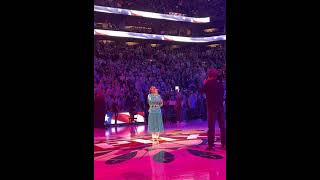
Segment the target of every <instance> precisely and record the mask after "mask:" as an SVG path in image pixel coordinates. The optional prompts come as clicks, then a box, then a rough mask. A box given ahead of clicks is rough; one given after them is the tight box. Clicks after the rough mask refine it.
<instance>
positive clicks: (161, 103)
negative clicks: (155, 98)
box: [160, 97, 163, 107]
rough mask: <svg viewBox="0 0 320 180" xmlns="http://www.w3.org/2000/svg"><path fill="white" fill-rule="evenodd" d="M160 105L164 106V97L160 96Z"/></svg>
mask: <svg viewBox="0 0 320 180" xmlns="http://www.w3.org/2000/svg"><path fill="white" fill-rule="evenodd" d="M160 99H161V100H160V107H162V106H163V100H162V98H161V97H160Z"/></svg>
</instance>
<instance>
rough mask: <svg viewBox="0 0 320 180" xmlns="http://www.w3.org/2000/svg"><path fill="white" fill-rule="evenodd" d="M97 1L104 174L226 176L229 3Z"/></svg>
mask: <svg viewBox="0 0 320 180" xmlns="http://www.w3.org/2000/svg"><path fill="white" fill-rule="evenodd" d="M94 4H95V12H94V18H95V19H94V29H95V35H94V95H95V97H94V98H95V102H94V105H95V107H94V108H95V109H94V111H95V112H94V126H95V129H94V177H95V180H105V179H108V180H109V179H110V180H111V179H116V180H118V179H119V180H122V179H123V180H127V179H128V180H147V179H148V180H149V179H150V180H151V179H152V180H154V179H156V180H158V179H159V180H171V179H172V180H180V179H181V180H182V179H183V180H198V179H199V180H213V179H214V180H225V179H226V150H225V135H224V133H225V129H226V123H225V97H226V88H225V84H226V75H225V74H226V44H225V39H226V36H225V35H226V32H225V4H226V3H225V1H224V0H197V1H186V0H146V1H143V0H137V1H129V0H95V3H94ZM154 129H156V130H154Z"/></svg>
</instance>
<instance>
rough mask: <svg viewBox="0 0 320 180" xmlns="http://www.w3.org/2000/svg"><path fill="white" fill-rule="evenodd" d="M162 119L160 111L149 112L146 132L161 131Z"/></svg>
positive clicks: (162, 129)
mask: <svg viewBox="0 0 320 180" xmlns="http://www.w3.org/2000/svg"><path fill="white" fill-rule="evenodd" d="M163 131H164V128H163V120H162V114H161V112H149V116H148V132H150V133H153V132H163Z"/></svg>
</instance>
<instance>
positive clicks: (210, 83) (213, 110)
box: [201, 69, 226, 150]
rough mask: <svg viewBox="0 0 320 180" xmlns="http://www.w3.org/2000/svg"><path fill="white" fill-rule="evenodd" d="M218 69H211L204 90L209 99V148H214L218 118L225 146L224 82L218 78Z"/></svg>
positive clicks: (207, 99) (223, 146) (222, 142)
mask: <svg viewBox="0 0 320 180" xmlns="http://www.w3.org/2000/svg"><path fill="white" fill-rule="evenodd" d="M217 75H218V71H217V70H216V69H210V70H209V73H208V78H207V79H206V80H204V86H203V88H202V90H201V91H202V92H203V93H205V95H206V101H207V118H208V146H209V147H208V148H207V150H214V138H215V122H216V121H215V120H218V124H219V128H220V138H221V145H222V148H223V149H224V148H225V143H226V139H225V123H224V116H223V113H224V109H223V95H224V88H223V84H222V83H221V82H219V81H218V80H217Z"/></svg>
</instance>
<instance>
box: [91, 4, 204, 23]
mask: <svg viewBox="0 0 320 180" xmlns="http://www.w3.org/2000/svg"><path fill="white" fill-rule="evenodd" d="M94 11H96V12H103V13H110V14H122V15H128V16H139V17H145V18H152V19H164V20H170V21H183V22H191V23H208V22H210V17H203V18H195V17H187V16H182V15H180V14H160V13H153V12H146V11H136V10H130V9H120V8H112V7H105V6H97V5H94Z"/></svg>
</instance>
